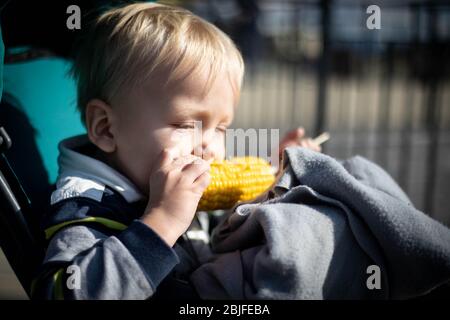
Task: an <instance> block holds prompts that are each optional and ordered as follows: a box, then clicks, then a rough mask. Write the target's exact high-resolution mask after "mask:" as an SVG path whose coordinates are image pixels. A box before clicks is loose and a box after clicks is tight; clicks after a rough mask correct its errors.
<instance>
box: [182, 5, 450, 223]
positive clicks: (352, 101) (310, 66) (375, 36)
mask: <svg viewBox="0 0 450 320" xmlns="http://www.w3.org/2000/svg"><path fill="white" fill-rule="evenodd" d="M372 4H376V5H378V6H379V8H380V13H381V29H379V30H377V29H375V30H369V29H368V28H367V26H366V20H367V18H368V17H369V16H370V14H368V13H367V12H366V9H367V7H368V6H369V5H372ZM186 6H188V7H189V8H190V9H191V10H193V11H194V12H197V13H198V14H200V15H202V16H204V17H205V18H206V19H208V20H210V21H212V22H214V23H215V24H216V25H218V26H219V27H221V28H222V29H223V30H225V31H226V32H228V33H229V34H230V35H231V36H232V37H233V38H234V40H235V41H236V43H237V44H238V46H239V47H240V49H241V51H242V52H243V54H244V57H245V61H246V76H245V82H244V88H243V92H242V96H241V102H240V106H239V108H238V111H237V114H236V117H235V123H234V127H236V128H279V129H280V133H281V134H282V133H283V132H285V131H286V130H288V129H290V128H293V127H297V126H300V125H301V126H303V127H305V128H306V129H307V131H309V134H311V135H317V134H319V133H321V132H322V131H329V132H330V133H331V136H332V139H331V140H330V141H329V142H328V143H327V144H326V145H325V150H324V152H326V153H327V154H330V155H332V156H335V157H338V158H344V157H349V156H352V155H355V154H359V155H363V156H365V157H367V158H369V159H371V160H373V161H375V162H376V163H378V164H379V165H381V166H382V167H383V168H385V169H386V170H387V171H388V172H390V173H391V175H392V176H393V177H394V178H395V179H396V180H397V181H398V182H399V184H400V185H401V186H402V187H403V188H404V190H405V191H406V192H407V194H408V195H409V196H410V198H411V199H412V201H413V203H414V204H415V205H416V206H417V207H418V208H419V209H421V210H423V211H425V212H426V213H428V214H430V215H431V216H433V217H434V218H436V219H438V220H440V221H442V222H444V223H447V224H449V225H450V212H449V209H448V208H449V207H450V183H449V182H448V181H450V161H449V159H450V87H449V86H450V84H449V62H448V59H449V57H450V55H449V53H450V2H448V1H418V0H415V1H414V0H409V1H408V0H405V1H395V0H390V1H354V0H333V1H325V0H317V1H302V0H298V1H293V0H291V1H287V0H284V1H283V0H278V1H268V0H264V1H262V0H261V1H256V0H255V1H251V0H243V1H231V0H230V1H223V0H222V1H189V2H188V3H187V4H186Z"/></svg>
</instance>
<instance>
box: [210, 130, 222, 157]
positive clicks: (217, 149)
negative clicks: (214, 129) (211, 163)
mask: <svg viewBox="0 0 450 320" xmlns="http://www.w3.org/2000/svg"><path fill="white" fill-rule="evenodd" d="M208 148H209V149H210V150H211V151H212V152H213V153H214V158H215V159H216V160H223V159H225V137H224V135H223V134H217V136H216V137H215V138H214V141H213V143H211V144H210V145H209V146H208Z"/></svg>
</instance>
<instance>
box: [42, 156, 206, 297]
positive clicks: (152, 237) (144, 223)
mask: <svg viewBox="0 0 450 320" xmlns="http://www.w3.org/2000/svg"><path fill="white" fill-rule="evenodd" d="M154 167H155V170H153V172H152V174H151V177H150V197H149V202H148V205H147V209H146V212H145V214H144V215H143V217H142V218H141V219H140V220H136V221H134V222H133V223H132V224H131V225H130V226H129V227H128V228H126V229H125V230H124V231H122V232H117V230H109V229H108V228H102V229H101V230H99V229H98V228H93V224H91V225H89V226H87V225H78V226H73V227H66V228H65V229H63V230H61V231H59V232H58V233H57V234H56V235H55V236H54V237H53V238H52V240H51V242H50V244H49V247H48V250H47V254H46V258H45V261H44V265H43V268H42V272H41V275H40V277H39V278H38V280H37V282H36V286H35V287H36V288H37V290H36V292H35V294H34V296H35V297H37V298H44V299H53V298H64V299H146V298H148V297H150V296H151V295H152V294H153V293H154V292H155V290H156V287H157V286H158V284H159V283H160V282H161V281H162V280H163V279H164V278H165V277H166V276H167V275H168V273H169V272H170V271H171V270H172V269H173V267H174V266H175V265H176V264H177V263H178V262H179V260H178V257H177V255H176V254H175V252H174V250H173V249H172V248H171V247H172V246H173V245H174V244H175V242H176V240H177V239H178V237H180V236H181V235H182V234H183V233H184V232H185V231H186V230H187V229H188V227H189V225H190V224H191V222H192V219H193V217H194V215H195V211H196V208H197V205H198V202H199V200H200V197H201V195H202V193H203V190H204V189H205V188H206V187H207V185H208V183H209V174H208V170H209V164H208V163H207V162H206V161H204V160H202V159H200V158H198V157H194V156H192V155H189V156H184V157H179V158H178V159H174V157H173V156H172V155H171V154H170V152H169V151H167V150H165V151H163V152H162V153H161V156H160V157H159V160H158V161H157V163H156V164H155V165H154ZM112 229H114V228H112ZM73 270H75V272H76V273H77V275H79V279H74V277H76V276H77V275H75V274H69V273H68V272H70V271H73ZM70 281H75V283H77V282H76V281H79V286H78V288H70V285H69V283H70ZM72 287H73V286H72Z"/></svg>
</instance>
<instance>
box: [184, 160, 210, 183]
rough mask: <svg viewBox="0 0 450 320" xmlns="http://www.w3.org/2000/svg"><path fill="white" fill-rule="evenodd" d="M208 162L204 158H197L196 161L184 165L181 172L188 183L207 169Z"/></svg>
mask: <svg viewBox="0 0 450 320" xmlns="http://www.w3.org/2000/svg"><path fill="white" fill-rule="evenodd" d="M209 168H210V166H209V163H208V162H207V161H205V160H202V159H198V160H197V161H195V160H194V161H193V162H191V163H189V164H187V165H186V166H184V168H183V170H182V172H183V178H184V179H185V180H186V181H187V182H188V183H193V182H194V181H195V180H197V178H198V177H199V176H201V175H202V174H203V173H205V172H208V171H209Z"/></svg>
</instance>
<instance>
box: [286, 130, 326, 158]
mask: <svg viewBox="0 0 450 320" xmlns="http://www.w3.org/2000/svg"><path fill="white" fill-rule="evenodd" d="M291 146H300V147H304V148H308V149H311V150H313V151H317V152H320V151H321V150H322V148H321V147H320V145H318V144H317V143H315V142H314V140H312V139H310V138H307V137H305V129H303V128H301V127H300V128H297V129H295V130H291V131H289V132H288V133H287V134H286V135H285V136H284V138H283V139H281V142H280V156H281V155H282V154H283V151H284V149H286V148H287V147H291Z"/></svg>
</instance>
